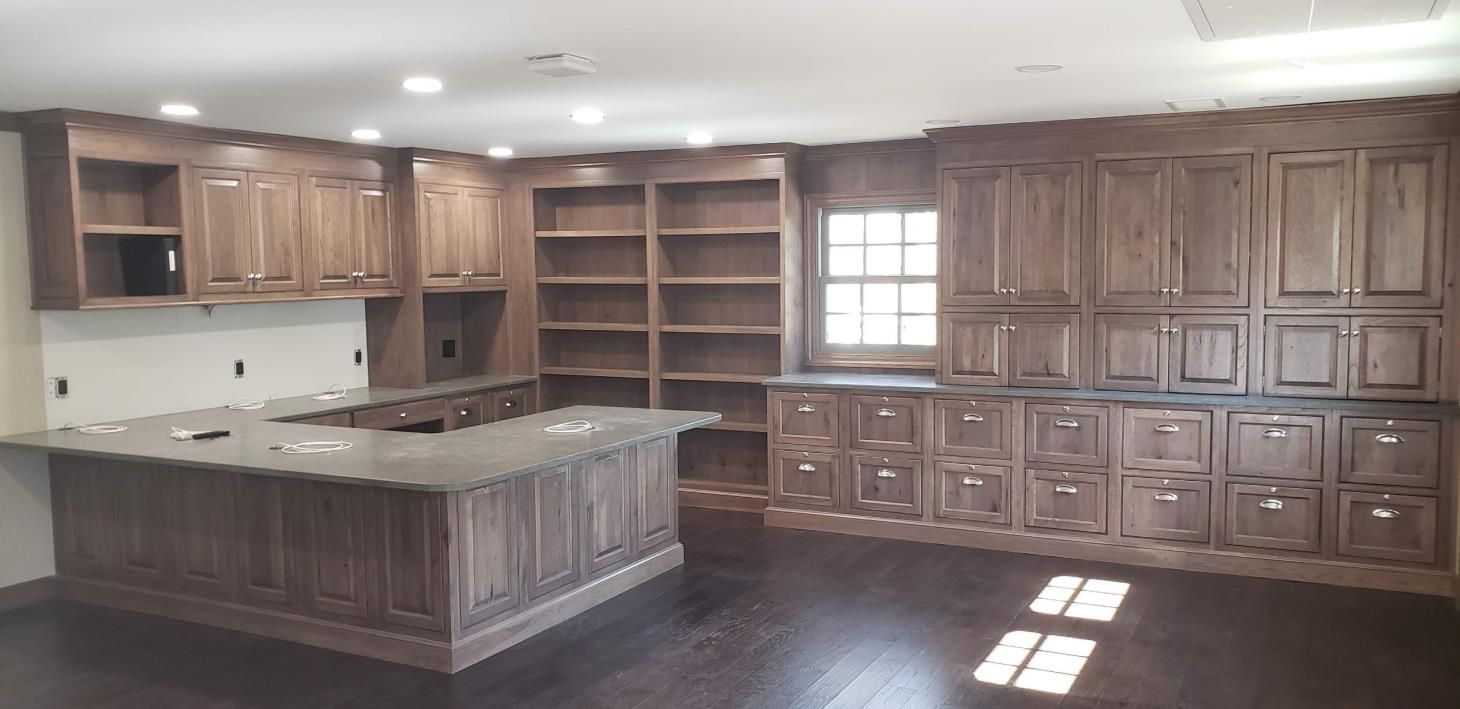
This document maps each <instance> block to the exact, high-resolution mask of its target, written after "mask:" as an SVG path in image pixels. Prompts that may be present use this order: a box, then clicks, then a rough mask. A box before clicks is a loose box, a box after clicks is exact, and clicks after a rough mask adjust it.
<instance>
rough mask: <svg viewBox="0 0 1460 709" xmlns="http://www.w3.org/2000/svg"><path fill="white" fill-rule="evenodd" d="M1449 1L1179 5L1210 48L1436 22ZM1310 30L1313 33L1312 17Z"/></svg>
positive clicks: (1203, 0)
mask: <svg viewBox="0 0 1460 709" xmlns="http://www.w3.org/2000/svg"><path fill="white" fill-rule="evenodd" d="M1448 3H1449V0H1318V2H1316V3H1315V2H1313V1H1312V0H1181V4H1182V5H1185V6H1186V13H1187V14H1188V15H1190V16H1191V23H1192V24H1193V25H1195V26H1196V33H1197V34H1198V35H1200V36H1201V38H1202V39H1204V40H1206V41H1208V42H1216V41H1221V40H1224V39H1242V38H1244V37H1271V36H1273V35H1282V34H1300V33H1303V32H1307V31H1309V30H1310V29H1311V30H1312V31H1314V32H1323V31H1327V30H1342V29H1350V28H1353V27H1374V26H1376V25H1392V24H1396V23H1399V22H1419V21H1423V20H1438V19H1440V18H1441V17H1442V16H1444V14H1445V5H1447V4H1448ZM1310 11H1311V12H1312V20H1311V24H1312V27H1311V28H1310V27H1309V23H1310V20H1309V12H1310Z"/></svg>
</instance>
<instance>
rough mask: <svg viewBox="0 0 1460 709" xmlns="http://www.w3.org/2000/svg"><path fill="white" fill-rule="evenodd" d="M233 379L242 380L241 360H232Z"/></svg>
mask: <svg viewBox="0 0 1460 709" xmlns="http://www.w3.org/2000/svg"><path fill="white" fill-rule="evenodd" d="M233 378H234V379H242V378H243V360H241V359H235V360H233Z"/></svg>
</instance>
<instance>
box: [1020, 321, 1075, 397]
mask: <svg viewBox="0 0 1460 709" xmlns="http://www.w3.org/2000/svg"><path fill="white" fill-rule="evenodd" d="M1007 333H1008V338H1007V339H1008V351H1009V384H1010V385H1011V386H1027V387H1047V388H1053V389H1079V388H1080V316H1079V315H1074V314H1069V315H1062V314H1043V313H1020V314H1015V315H1010V316H1009V329H1008V331H1007Z"/></svg>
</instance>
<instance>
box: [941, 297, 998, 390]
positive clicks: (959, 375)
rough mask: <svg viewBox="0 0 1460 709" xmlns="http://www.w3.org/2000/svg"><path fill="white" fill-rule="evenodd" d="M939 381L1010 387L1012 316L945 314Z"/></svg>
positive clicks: (942, 320)
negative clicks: (1010, 318) (1009, 330)
mask: <svg viewBox="0 0 1460 709" xmlns="http://www.w3.org/2000/svg"><path fill="white" fill-rule="evenodd" d="M941 322H942V327H941V329H942V334H941V336H940V339H939V342H941V343H942V345H941V346H940V347H939V348H938V351H939V353H940V356H939V359H938V381H939V382H940V383H943V384H969V385H977V386H1007V385H1008V384H1009V365H1008V356H1009V348H1008V339H1009V338H1008V335H1007V332H1006V331H1007V329H1008V327H1009V316H1007V315H997V314H993V313H947V312H945V313H943V314H942V316H941Z"/></svg>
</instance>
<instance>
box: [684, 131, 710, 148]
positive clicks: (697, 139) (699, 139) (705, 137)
mask: <svg viewBox="0 0 1460 709" xmlns="http://www.w3.org/2000/svg"><path fill="white" fill-rule="evenodd" d="M684 140H685V142H687V143H689V144H690V145H709V144H710V143H713V142H715V136H713V135H710V134H709V133H706V132H704V131H702V130H697V131H695V132H693V133H690V134H689V135H687V136H685V137H684Z"/></svg>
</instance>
